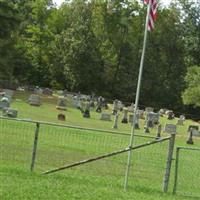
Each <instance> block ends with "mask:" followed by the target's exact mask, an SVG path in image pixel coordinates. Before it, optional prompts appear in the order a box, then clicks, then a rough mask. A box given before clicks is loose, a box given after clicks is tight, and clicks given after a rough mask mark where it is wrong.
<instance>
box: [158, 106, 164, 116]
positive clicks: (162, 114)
mask: <svg viewBox="0 0 200 200" xmlns="http://www.w3.org/2000/svg"><path fill="white" fill-rule="evenodd" d="M159 114H160V116H161V117H163V116H164V115H165V109H163V108H161V109H160V110H159Z"/></svg>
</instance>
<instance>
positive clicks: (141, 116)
mask: <svg viewBox="0 0 200 200" xmlns="http://www.w3.org/2000/svg"><path fill="white" fill-rule="evenodd" d="M138 112H139V117H140V119H145V112H144V110H138Z"/></svg>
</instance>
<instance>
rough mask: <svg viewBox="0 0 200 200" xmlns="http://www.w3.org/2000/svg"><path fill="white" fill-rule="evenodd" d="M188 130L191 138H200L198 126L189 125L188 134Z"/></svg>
mask: <svg viewBox="0 0 200 200" xmlns="http://www.w3.org/2000/svg"><path fill="white" fill-rule="evenodd" d="M190 130H192V135H193V136H197V137H200V131H199V126H196V125H190V126H189V127H188V132H190Z"/></svg>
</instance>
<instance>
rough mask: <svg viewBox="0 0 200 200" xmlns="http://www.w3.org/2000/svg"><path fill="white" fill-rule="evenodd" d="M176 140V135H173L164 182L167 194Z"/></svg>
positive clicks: (164, 189)
mask: <svg viewBox="0 0 200 200" xmlns="http://www.w3.org/2000/svg"><path fill="white" fill-rule="evenodd" d="M175 138H176V133H171V138H170V140H169V150H168V156H167V164H166V170H165V175H164V181H163V192H167V190H168V185H169V178H170V171H171V165H172V159H173V151H174V143H175Z"/></svg>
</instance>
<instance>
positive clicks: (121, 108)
mask: <svg viewBox="0 0 200 200" xmlns="http://www.w3.org/2000/svg"><path fill="white" fill-rule="evenodd" d="M123 107H124V105H123V104H122V102H121V101H118V103H117V109H118V110H120V111H122V110H123Z"/></svg>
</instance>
